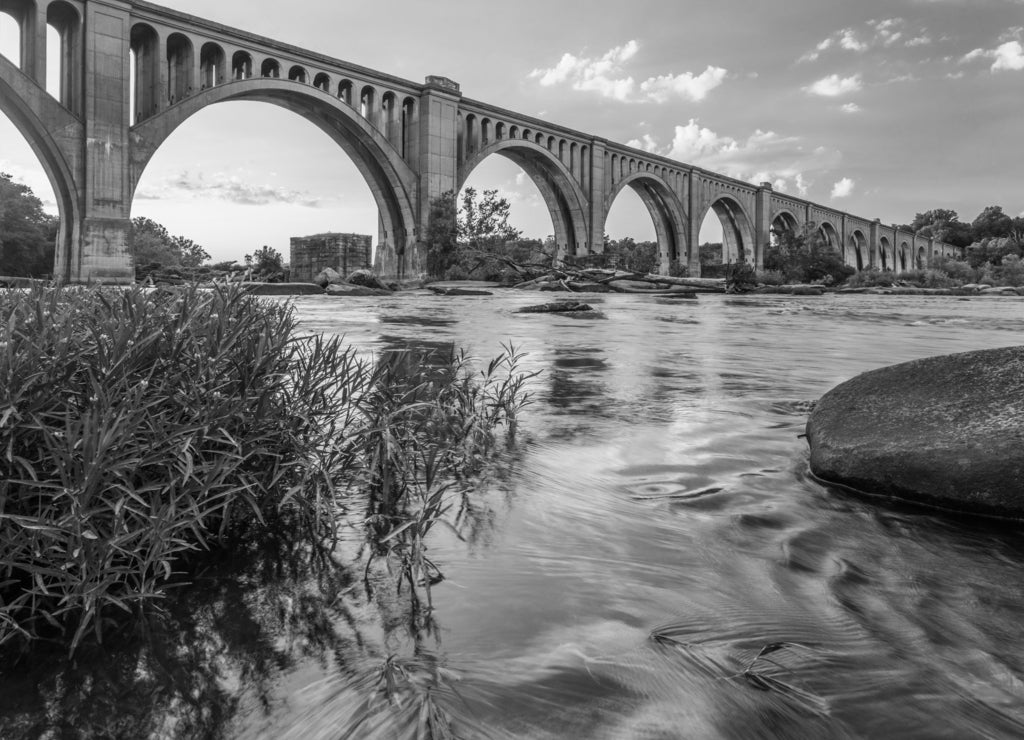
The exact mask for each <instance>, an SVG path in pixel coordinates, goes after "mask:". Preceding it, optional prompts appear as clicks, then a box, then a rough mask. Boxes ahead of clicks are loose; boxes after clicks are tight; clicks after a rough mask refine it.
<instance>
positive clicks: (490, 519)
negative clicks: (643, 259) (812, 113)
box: [150, 291, 1024, 740]
mask: <svg viewBox="0 0 1024 740" xmlns="http://www.w3.org/2000/svg"><path fill="white" fill-rule="evenodd" d="M548 299H550V294H537V293H522V292H515V291H506V292H501V293H499V294H497V295H495V296H493V297H436V296H432V295H427V294H419V293H417V294H409V295H396V296H395V297H389V298H385V299H331V298H323V297H302V298H297V299H295V300H294V305H295V307H296V310H297V312H298V315H299V316H300V318H301V320H302V323H303V325H304V326H305V327H306V328H307V329H308V330H310V331H320V332H328V333H336V334H343V335H344V336H345V337H347V338H348V340H349V341H350V342H352V343H353V344H354V345H356V346H357V347H359V348H360V349H362V350H364V351H365V352H366V353H368V354H369V353H374V352H379V351H382V350H387V349H394V348H400V347H405V346H416V345H423V344H426V345H430V346H436V345H438V344H443V343H452V344H454V345H455V346H457V347H463V348H466V349H467V350H468V351H469V352H470V353H471V354H472V355H473V356H475V357H479V358H487V357H490V356H492V355H494V354H496V353H497V352H498V351H500V348H501V344H502V343H507V342H512V343H513V344H514V345H515V347H516V348H517V349H518V350H521V351H523V352H525V353H526V356H525V358H524V368H525V369H528V370H539V371H541V372H540V374H539V375H538V376H537V377H536V378H534V379H533V380H532V381H531V384H530V392H531V394H532V403H531V404H530V405H528V406H527V407H526V408H525V409H524V410H523V412H522V414H521V418H520V423H521V425H520V429H519V433H518V435H517V439H516V442H515V444H514V448H513V449H512V450H510V451H509V452H507V453H506V455H505V457H506V459H505V461H504V463H503V464H502V465H499V466H497V467H496V469H495V470H494V471H493V472H492V474H491V475H489V476H488V477H487V478H486V479H485V480H484V481H483V482H482V483H480V484H479V486H478V487H477V490H474V492H473V500H474V502H475V508H474V512H473V516H472V518H471V521H470V522H469V524H468V525H467V527H466V528H465V530H464V532H463V533H464V535H465V541H462V540H460V539H457V538H456V537H454V536H450V535H447V534H445V532H438V534H437V537H436V540H435V541H433V542H431V543H430V555H431V557H432V558H433V560H434V561H435V562H436V563H437V564H438V565H439V567H440V568H441V570H442V571H443V573H444V576H445V580H444V581H442V582H441V583H439V584H437V585H435V586H434V587H433V589H432V599H433V604H434V612H433V618H434V619H433V623H432V624H430V625H429V626H428V627H427V628H425V629H422V630H419V631H410V630H409V629H408V628H407V626H406V625H404V624H403V623H402V620H401V618H400V617H399V616H396V614H399V613H400V612H401V603H402V602H401V598H400V597H395V596H394V595H393V594H392V592H391V590H390V589H387V593H386V594H384V595H381V594H380V593H378V597H377V598H376V599H375V600H370V601H367V600H365V599H362V597H360V596H359V595H358V593H359V589H358V588H357V587H356V586H355V585H353V584H354V582H355V581H354V580H353V581H352V582H351V583H348V584H347V585H345V584H343V588H342V590H340V591H336V592H335V601H334V602H332V604H334V606H332V607H331V608H332V609H333V611H331V609H327V610H322V609H321V610H319V611H318V610H317V609H315V608H313V607H311V606H310V605H309V603H307V601H306V600H305V597H303V596H301V595H296V594H295V593H291V594H290V595H282V594H280V593H278V592H277V591H275V590H274V589H256V590H254V591H253V592H251V593H249V594H247V595H242V596H238V597H237V601H238V603H241V602H243V601H246V600H248V601H249V602H250V603H251V602H252V601H253V600H257V601H262V603H263V604H264V607H263V608H262V611H263V612H265V613H268V614H271V615H272V616H273V614H278V616H277V617H273V618H272V619H270V621H271V622H274V623H275V624H278V625H279V626H280V628H279V629H278V630H277V631H276V632H271V633H267V632H266V631H265V630H266V627H265V626H264V627H257V626H249V627H247V628H246V630H247V631H246V630H243V631H246V635H245V636H243V637H242V638H239V639H238V644H236V645H233V646H232V645H230V644H228V647H224V645H225V642H224V641H220V642H216V643H215V644H216V645H220V647H219V648H216V649H214V648H210V649H209V650H208V652H209V653H211V655H212V657H211V655H207V656H206V657H205V658H204V659H203V660H204V661H206V662H205V663H203V665H210V666H213V668H208V669H207V672H208V673H209V674H210V675H212V676H213V678H212V679H210V682H212V683H216V684H217V686H218V688H217V690H216V691H215V692H212V693H211V694H210V697H211V701H213V702H221V703H224V707H225V708H224V709H223V711H222V712H221V714H223V716H219V715H218V716H216V717H212V718H211V716H206V715H203V713H202V711H198V714H197V713H196V712H193V713H192V715H190V716H192V719H191V720H190V722H191V723H196V724H194V726H193V724H182V723H181V722H180V721H177V720H173V719H167V718H166V717H164V718H163V719H162V720H160V721H159V722H157V723H156V724H155V725H150V726H151V727H153V726H155V727H157V730H153V731H152V733H153V734H155V735H158V736H167V737H171V736H176V735H177V736H181V735H188V736H197V737H207V736H215V737H217V736H226V737H238V738H248V737H265V738H282V739H284V738H295V739H301V740H312V739H313V738H342V737H352V738H395V737H409V738H412V737H416V734H415V727H416V726H418V725H421V724H422V722H421V721H422V719H423V717H424V716H425V714H424V713H429V711H431V707H432V706H437V707H441V713H442V716H445V717H449V718H450V717H454V718H455V719H456V724H455V726H456V727H457V728H460V727H461V729H462V733H463V734H462V736H464V737H470V738H476V737H493V738H538V739H548V738H552V739H553V738H585V739H587V740H603V739H607V740H633V739H635V740H640V739H644V740H658V739H668V738H845V737H851V738H854V737H856V738H895V737H899V738H957V739H960V738H968V737H972V738H973V737H987V738H1003V737H1006V738H1011V737H1021V736H1024V536H1022V535H1021V533H1020V529H1019V527H1015V526H1012V525H1007V524H1000V523H997V522H992V521H979V520H966V519H962V518H960V517H957V516H953V515H947V514H939V513H936V512H931V511H928V510H922V509H917V508H913V507H910V506H906V505H894V504H892V503H889V502H885V501H880V500H873V499H869V498H864V497H860V496H855V495H852V494H850V493H848V492H843V491H838V490H833V489H830V488H828V487H825V486H822V485H820V484H819V483H817V482H815V481H814V480H812V479H811V478H810V477H809V475H808V450H807V445H806V442H805V441H804V440H803V439H802V438H801V434H802V432H803V429H804V424H805V423H806V420H807V415H808V412H809V410H810V408H811V407H812V404H813V402H814V401H815V399H817V398H819V397H820V396H821V395H822V394H824V393H825V392H826V391H828V390H829V389H830V388H831V387H833V386H834V385H836V384H838V383H840V382H842V381H843V380H846V379H848V378H850V377H852V376H854V375H856V374H858V373H860V372H863V371H866V370H870V369H873V368H877V367H881V366H884V365H889V364H893V363H897V362H902V361H906V360H911V359H916V358H920V357H926V356H930V355H936V354H942V353H948V352H957V351H966V350H973V349H983V348H990V347H1000V346H1007V345H1011V344H1020V343H1024V299H1013V298H992V299H988V298H975V299H969V300H968V299H960V300H958V299H955V298H946V297H943V298H931V297H918V296H913V297H910V296H906V297H897V296H866V295H851V296H834V295H829V296H823V297H808V298H794V297H788V296H759V297H749V296H739V297H729V296H721V295H702V296H700V298H699V299H698V300H696V301H683V300H674V299H659V298H652V297H644V296H629V295H605V296H594V297H592V298H590V299H589V300H590V301H591V302H592V303H593V305H594V307H595V308H596V309H598V311H599V312H600V313H599V315H598V316H596V317H584V316H582V315H581V316H567V315H552V314H542V315H516V314H515V313H514V310H515V309H516V308H517V307H520V306H525V305H529V304H531V303H539V302H543V301H544V300H548ZM349 537H350V538H351V539H352V540H353V541H354V540H356V539H358V537H359V535H358V533H356V532H354V531H353V532H352V533H351V534H350V535H349ZM350 544H351V543H350ZM345 599H348V600H349V602H348V603H349V605H348V606H345V607H340V606H337V605H338V604H342V603H344V602H345ZM389 600H390V601H391V604H390V606H388V601H389ZM266 604H272V605H273V604H276V605H277V606H272V607H268V606H266ZM382 604H383V606H382ZM282 605H283V606H282ZM255 611H257V612H258V611H260V609H256V610H255ZM279 613H284V615H285V616H283V617H281V616H280V615H279ZM314 613H315V618H314V617H312V616H309V615H311V614H314ZM218 614H220V617H219V618H220V619H222V620H227V621H229V622H230V621H231V620H232V612H231V609H230V608H227V607H222V608H221V610H220V611H219V612H218ZM325 614H326V615H328V616H326V617H325V616H324V615H325ZM302 615H307V617H308V618H304V617H302ZM331 615H333V616H331ZM303 619H305V621H303ZM275 620H276V621H275ZM332 620H333V621H332ZM216 621H217V620H216V619H214V620H213V621H212V623H216ZM313 622H316V624H317V626H316V628H315V629H313V628H311V627H310V624H311V623H313ZM247 624H248V622H247ZM210 629H212V628H210ZM261 629H262V630H264V632H260V630H261ZM197 634H206V633H204V632H202V631H201V630H200V631H198V632H197ZM190 639H192V638H190ZM247 641H248V642H247ZM230 642H231V641H230V640H228V641H227V643H230ZM182 650H183V651H184V652H186V653H187V652H188V650H187V649H185V648H182ZM218 650H219V651H220V652H217V651H218ZM240 655H246V656H248V657H247V658H246V659H245V660H241V659H240V658H239V657H238V656H240ZM253 655H259V656H261V657H260V659H259V660H256V659H255V658H253V657H252V656H253ZM759 656H760V657H759ZM389 658H390V659H391V665H392V668H394V669H395V672H394V673H393V674H387V673H386V672H382V671H381V669H380V666H381V665H382V662H383V661H386V660H388V659H389ZM204 675H205V674H204ZM386 675H400V676H401V677H402V678H403V680H408V682H409V684H410V685H415V686H417V687H418V690H419V691H420V695H421V696H422V695H423V694H424V693H427V694H429V695H430V696H431V697H432V701H434V702H435V703H434V704H429V703H426V704H424V703H422V702H420V703H416V701H414V699H413V698H410V697H412V696H413V695H414V694H415V693H416V692H415V691H413V692H411V693H409V694H407V695H406V696H405V699H404V700H403V701H399V700H397V699H396V700H394V701H392V702H390V703H388V702H387V701H386V700H385V699H384V698H382V694H381V687H382V686H383V685H384V683H386V681H387V679H386V678H385V676H386ZM204 685H207V684H204ZM204 691H206V689H204ZM193 694H194V695H195V696H198V697H202V696H205V695H206V694H204V693H203V692H200V691H199V690H198V689H195V690H193ZM398 696H399V698H401V696H402V695H401V693H399V695H398ZM225 702H226V703H225ZM186 703H187V700H186ZM181 706H182V703H181V701H179V702H178V703H177V704H175V703H174V702H171V703H170V704H168V705H167V706H166V707H165V710H166V712H167V713H168V715H173V714H174V713H175V712H179V713H180V712H181ZM176 707H177V708H176ZM207 709H209V708H207ZM210 711H212V710H209V711H208V712H207V714H210ZM218 711H220V710H218ZM216 713H217V712H213V714H216ZM203 716H206V719H205V720H203V719H202V717H203ZM196 717H199V719H196ZM204 722H208V724H207V725H204V724H203V723H204ZM202 727H206V728H207V729H205V730H202V729H197V728H202ZM190 728H192V729H190ZM210 728H214V729H210ZM192 730H194V731H195V734H194V735H192V734H190V733H191V732H192ZM435 736H436V737H443V736H444V735H443V734H436V735H435Z"/></svg>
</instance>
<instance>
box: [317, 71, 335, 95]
mask: <svg viewBox="0 0 1024 740" xmlns="http://www.w3.org/2000/svg"><path fill="white" fill-rule="evenodd" d="M313 87H315V88H317V89H318V90H323V91H324V92H325V93H327V94H328V95H330V94H331V76H330V75H329V74H327V73H326V72H320V73H319V74H318V75H317V76H316V77H314V78H313Z"/></svg>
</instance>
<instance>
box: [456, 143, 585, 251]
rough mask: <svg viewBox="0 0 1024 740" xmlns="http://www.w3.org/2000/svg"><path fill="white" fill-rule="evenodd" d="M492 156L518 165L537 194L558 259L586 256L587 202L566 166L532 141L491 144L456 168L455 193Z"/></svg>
mask: <svg viewBox="0 0 1024 740" xmlns="http://www.w3.org/2000/svg"><path fill="white" fill-rule="evenodd" d="M517 133H518V131H517ZM492 154H497V155H500V156H502V157H505V158H506V159H508V160H510V161H512V162H513V163H514V164H516V165H518V166H519V168H520V169H522V170H523V172H525V173H526V175H527V177H529V178H530V180H531V181H532V182H533V184H534V185H535V186H536V187H537V190H539V191H540V194H541V197H542V198H543V199H544V203H545V205H546V206H547V209H548V213H549V214H550V216H551V224H552V226H553V228H554V230H555V242H556V244H557V245H558V255H559V256H560V257H564V256H566V255H575V254H577V253H579V252H581V251H582V252H586V250H587V247H588V235H589V233H590V230H589V218H588V211H589V205H590V204H589V201H588V200H587V197H586V195H585V194H584V193H583V190H582V189H581V188H580V186H579V183H577V181H576V179H575V178H574V177H573V176H572V172H570V170H569V169H568V167H566V165H565V163H564V162H563V161H562V160H561V159H560V158H559V157H558V156H556V155H555V154H554V153H553V152H551V151H550V150H549V149H548V148H546V147H544V146H542V145H541V144H538V143H536V141H535V140H531V139H525V138H511V136H510V137H509V138H503V139H501V140H498V141H494V142H490V143H489V144H488V145H487V146H485V147H484V148H483V149H481V150H479V151H477V152H476V153H475V154H472V155H471V156H470V157H469V158H468V159H467V160H466V161H465V162H464V163H463V164H462V165H461V166H459V168H458V173H457V176H456V191H459V190H461V189H462V187H463V186H464V185H465V184H466V181H467V180H468V179H469V176H470V174H471V173H472V172H473V170H475V169H476V168H477V167H478V166H479V165H480V163H481V162H483V161H484V160H485V159H487V158H488V157H489V156H491V155H492Z"/></svg>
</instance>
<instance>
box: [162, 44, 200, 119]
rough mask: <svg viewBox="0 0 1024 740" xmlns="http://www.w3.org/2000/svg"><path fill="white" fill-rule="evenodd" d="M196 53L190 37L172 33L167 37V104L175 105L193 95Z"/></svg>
mask: <svg viewBox="0 0 1024 740" xmlns="http://www.w3.org/2000/svg"><path fill="white" fill-rule="evenodd" d="M194 66H195V51H194V49H193V47H192V42H191V41H190V40H189V38H188V36H185V35H184V34H180V33H172V34H171V35H170V36H168V37H167V102H168V103H170V104H171V105H174V104H175V103H177V102H178V101H180V100H184V99H185V98H187V97H188V96H189V95H191V94H192V92H193V91H192V70H193V68H194Z"/></svg>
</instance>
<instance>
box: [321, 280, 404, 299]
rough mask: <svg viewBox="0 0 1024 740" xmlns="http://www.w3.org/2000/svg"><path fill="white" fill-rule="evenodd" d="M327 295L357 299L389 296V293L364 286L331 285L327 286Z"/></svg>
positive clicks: (348, 284)
mask: <svg viewBox="0 0 1024 740" xmlns="http://www.w3.org/2000/svg"><path fill="white" fill-rule="evenodd" d="M327 295H332V296H354V297H359V296H368V295H391V291H390V290H380V289H379V288H367V287H366V286H365V285H352V284H350V283H333V284H331V285H328V286H327Z"/></svg>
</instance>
